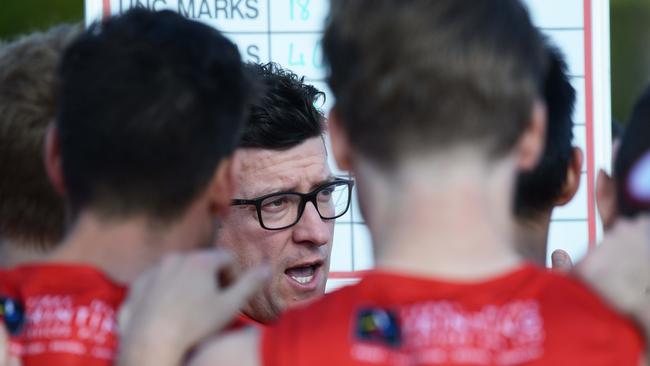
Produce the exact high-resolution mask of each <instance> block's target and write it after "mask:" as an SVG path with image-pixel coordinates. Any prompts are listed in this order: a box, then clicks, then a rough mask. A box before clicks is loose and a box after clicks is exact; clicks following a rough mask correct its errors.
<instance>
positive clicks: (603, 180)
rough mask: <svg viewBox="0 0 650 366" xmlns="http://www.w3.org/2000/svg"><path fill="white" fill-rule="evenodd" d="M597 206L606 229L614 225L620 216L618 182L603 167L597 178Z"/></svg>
mask: <svg viewBox="0 0 650 366" xmlns="http://www.w3.org/2000/svg"><path fill="white" fill-rule="evenodd" d="M596 207H598V214H600V218H601V220H603V228H604V229H605V230H607V229H609V228H611V227H612V225H613V224H614V222H615V221H616V217H617V216H618V200H617V199H616V182H615V181H614V178H612V177H610V176H609V175H608V174H607V173H605V171H603V170H602V169H601V170H600V171H599V172H598V177H597V178H596Z"/></svg>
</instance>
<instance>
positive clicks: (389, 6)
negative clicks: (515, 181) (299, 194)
mask: <svg viewBox="0 0 650 366" xmlns="http://www.w3.org/2000/svg"><path fill="white" fill-rule="evenodd" d="M323 49H324V55H325V59H326V61H327V63H328V65H329V67H330V76H329V78H328V83H329V85H330V88H331V89H332V91H333V94H334V96H335V97H336V106H335V108H336V110H337V112H338V114H339V116H340V117H341V120H342V124H343V126H344V127H345V129H346V130H347V132H348V134H349V135H350V139H351V140H352V141H354V145H355V148H356V149H357V151H358V152H359V153H361V154H362V155H364V156H365V157H366V158H368V159H371V160H372V161H373V162H374V163H375V164H376V165H378V166H380V167H383V168H390V167H391V166H395V163H396V162H397V161H398V160H399V159H400V158H402V157H405V156H408V155H411V154H417V153H418V152H422V151H444V150H445V149H447V148H449V147H454V146H458V145H475V146H476V145H478V146H482V147H484V148H485V151H486V153H488V154H489V156H491V157H497V156H500V155H502V154H504V153H506V152H508V151H510V150H511V149H512V148H513V146H514V144H515V143H516V141H517V140H518V138H519V137H520V135H521V134H522V133H523V131H524V130H525V128H526V127H527V126H528V125H529V123H530V119H531V111H532V106H533V103H534V100H535V98H537V97H539V95H540V94H541V78H542V77H543V75H544V73H545V67H546V54H545V51H544V47H543V43H542V40H541V35H540V33H539V31H538V30H537V29H536V28H535V27H534V26H533V25H532V23H531V20H530V17H529V15H528V12H527V10H526V8H525V7H524V6H523V5H522V4H521V3H520V2H519V1H517V0H463V1H458V0H438V1H431V0H354V1H348V0H332V1H331V11H330V16H329V19H328V22H327V27H326V31H325V35H324V39H323Z"/></svg>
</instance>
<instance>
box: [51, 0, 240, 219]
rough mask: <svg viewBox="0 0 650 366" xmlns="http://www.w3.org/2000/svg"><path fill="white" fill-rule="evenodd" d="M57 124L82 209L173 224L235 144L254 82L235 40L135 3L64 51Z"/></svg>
mask: <svg viewBox="0 0 650 366" xmlns="http://www.w3.org/2000/svg"><path fill="white" fill-rule="evenodd" d="M60 73H61V79H62V88H61V106H60V110H59V115H58V120H57V127H58V132H59V136H60V142H61V154H62V160H63V173H64V179H65V184H66V186H67V190H68V192H67V193H68V199H69V201H70V203H71V205H72V207H73V209H74V210H75V211H78V210H80V209H84V208H91V209H93V210H95V211H97V212H99V213H100V214H103V215H108V216H126V215H132V214H145V215H148V216H149V217H150V218H153V219H158V220H169V219H173V218H174V217H177V216H178V215H179V214H181V213H182V212H183V211H184V210H185V209H186V208H187V206H188V205H189V204H190V203H191V201H193V200H194V199H195V198H196V196H197V195H198V194H199V193H200V192H202V191H203V190H204V189H205V188H206V186H207V184H208V182H209V181H210V179H211V178H212V177H213V175H214V172H215V169H216V168H217V166H218V164H219V162H220V160H221V159H223V158H224V157H226V156H228V155H230V154H231V153H232V151H233V150H234V148H235V147H236V145H237V143H238V137H239V132H240V129H241V124H242V122H243V120H244V113H245V109H246V108H245V104H246V100H247V97H248V94H249V83H248V81H247V78H245V76H244V71H243V64H242V62H241V60H240V55H239V52H238V51H237V48H236V46H235V45H234V44H233V43H232V42H230V41H229V40H228V39H226V38H225V37H224V36H223V35H221V33H219V32H218V31H217V30H215V29H213V28H211V27H208V26H206V25H203V24H201V23H198V22H194V21H190V20H187V19H185V18H183V17H181V16H180V15H178V14H176V13H173V12H171V11H162V12H152V11H148V10H144V9H134V10H130V11H129V12H127V13H125V14H124V15H122V16H119V17H115V18H112V19H109V20H108V21H106V22H103V23H101V24H95V25H93V26H91V27H90V28H89V29H88V30H87V31H86V32H85V33H84V34H83V35H82V36H81V37H80V38H79V39H78V40H77V41H76V42H74V43H73V44H72V45H71V46H70V48H69V49H68V50H67V51H66V53H65V55H64V58H63V63H62V66H61V69H60Z"/></svg>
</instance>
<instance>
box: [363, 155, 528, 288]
mask: <svg viewBox="0 0 650 366" xmlns="http://www.w3.org/2000/svg"><path fill="white" fill-rule="evenodd" d="M473 164H474V165H473ZM513 169H514V167H513V163H512V162H501V163H498V164H497V163H495V164H494V165H493V166H491V167H490V168H489V169H488V168H486V167H484V166H482V165H481V164H479V163H476V162H475V161H473V160H471V159H469V160H467V161H460V162H456V165H454V164H450V163H442V164H440V165H434V166H427V165H424V166H418V165H415V166H413V167H412V168H411V169H409V170H410V171H406V172H403V174H402V177H403V179H401V180H400V183H399V186H400V187H393V190H394V189H397V191H399V192H400V194H399V195H396V196H394V197H396V199H393V200H392V201H391V202H390V203H388V204H387V205H386V204H385V205H384V207H382V208H380V210H383V211H384V212H386V214H385V215H381V214H380V215H381V216H376V218H377V222H376V224H378V225H375V227H376V228H377V229H376V230H373V228H371V230H372V231H373V238H374V239H375V244H376V250H377V266H378V267H379V268H384V269H389V270H396V271H400V272H405V273H413V274H418V275H424V276H432V277H439V278H447V279H454V280H478V279H484V278H486V277H491V276H495V275H499V274H502V273H505V272H507V271H510V270H512V269H514V268H516V267H517V266H518V265H519V264H520V263H521V258H520V257H519V255H518V254H517V253H516V250H515V246H514V238H513V230H514V229H513V222H512V215H511V211H510V210H511V197H512V180H513V179H514V177H513V176H514V173H513V172H512V170H513ZM423 172H426V173H423ZM393 192H395V191H393ZM387 193H388V192H385V194H387Z"/></svg>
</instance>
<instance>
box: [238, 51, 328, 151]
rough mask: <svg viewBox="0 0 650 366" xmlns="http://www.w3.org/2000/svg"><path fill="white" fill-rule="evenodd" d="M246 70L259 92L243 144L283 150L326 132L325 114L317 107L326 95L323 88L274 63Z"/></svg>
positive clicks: (244, 134)
mask: <svg viewBox="0 0 650 366" xmlns="http://www.w3.org/2000/svg"><path fill="white" fill-rule="evenodd" d="M246 69H247V71H248V72H249V74H250V75H251V76H252V78H253V80H255V81H256V82H257V83H258V87H259V89H260V91H259V95H258V96H257V98H255V100H253V102H252V106H251V107H250V110H249V114H248V121H247V123H246V124H245V127H244V131H243V133H242V137H241V141H240V145H239V146H240V147H246V148H262V149H270V150H284V149H288V148H292V147H294V146H297V145H299V144H300V143H302V142H304V141H305V140H307V139H309V138H312V137H318V136H321V135H322V134H323V132H324V130H325V122H324V117H323V113H322V112H321V111H320V110H319V109H318V108H317V107H316V102H317V101H318V100H319V98H321V97H322V98H324V97H325V95H324V94H323V93H322V92H321V91H319V90H318V89H316V88H315V87H313V86H312V85H308V84H305V82H304V77H302V78H301V77H298V76H297V75H296V74H294V73H293V72H291V71H289V70H285V69H282V68H281V67H280V66H279V65H277V64H275V63H267V64H263V65H262V64H254V63H251V64H247V65H246Z"/></svg>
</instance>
